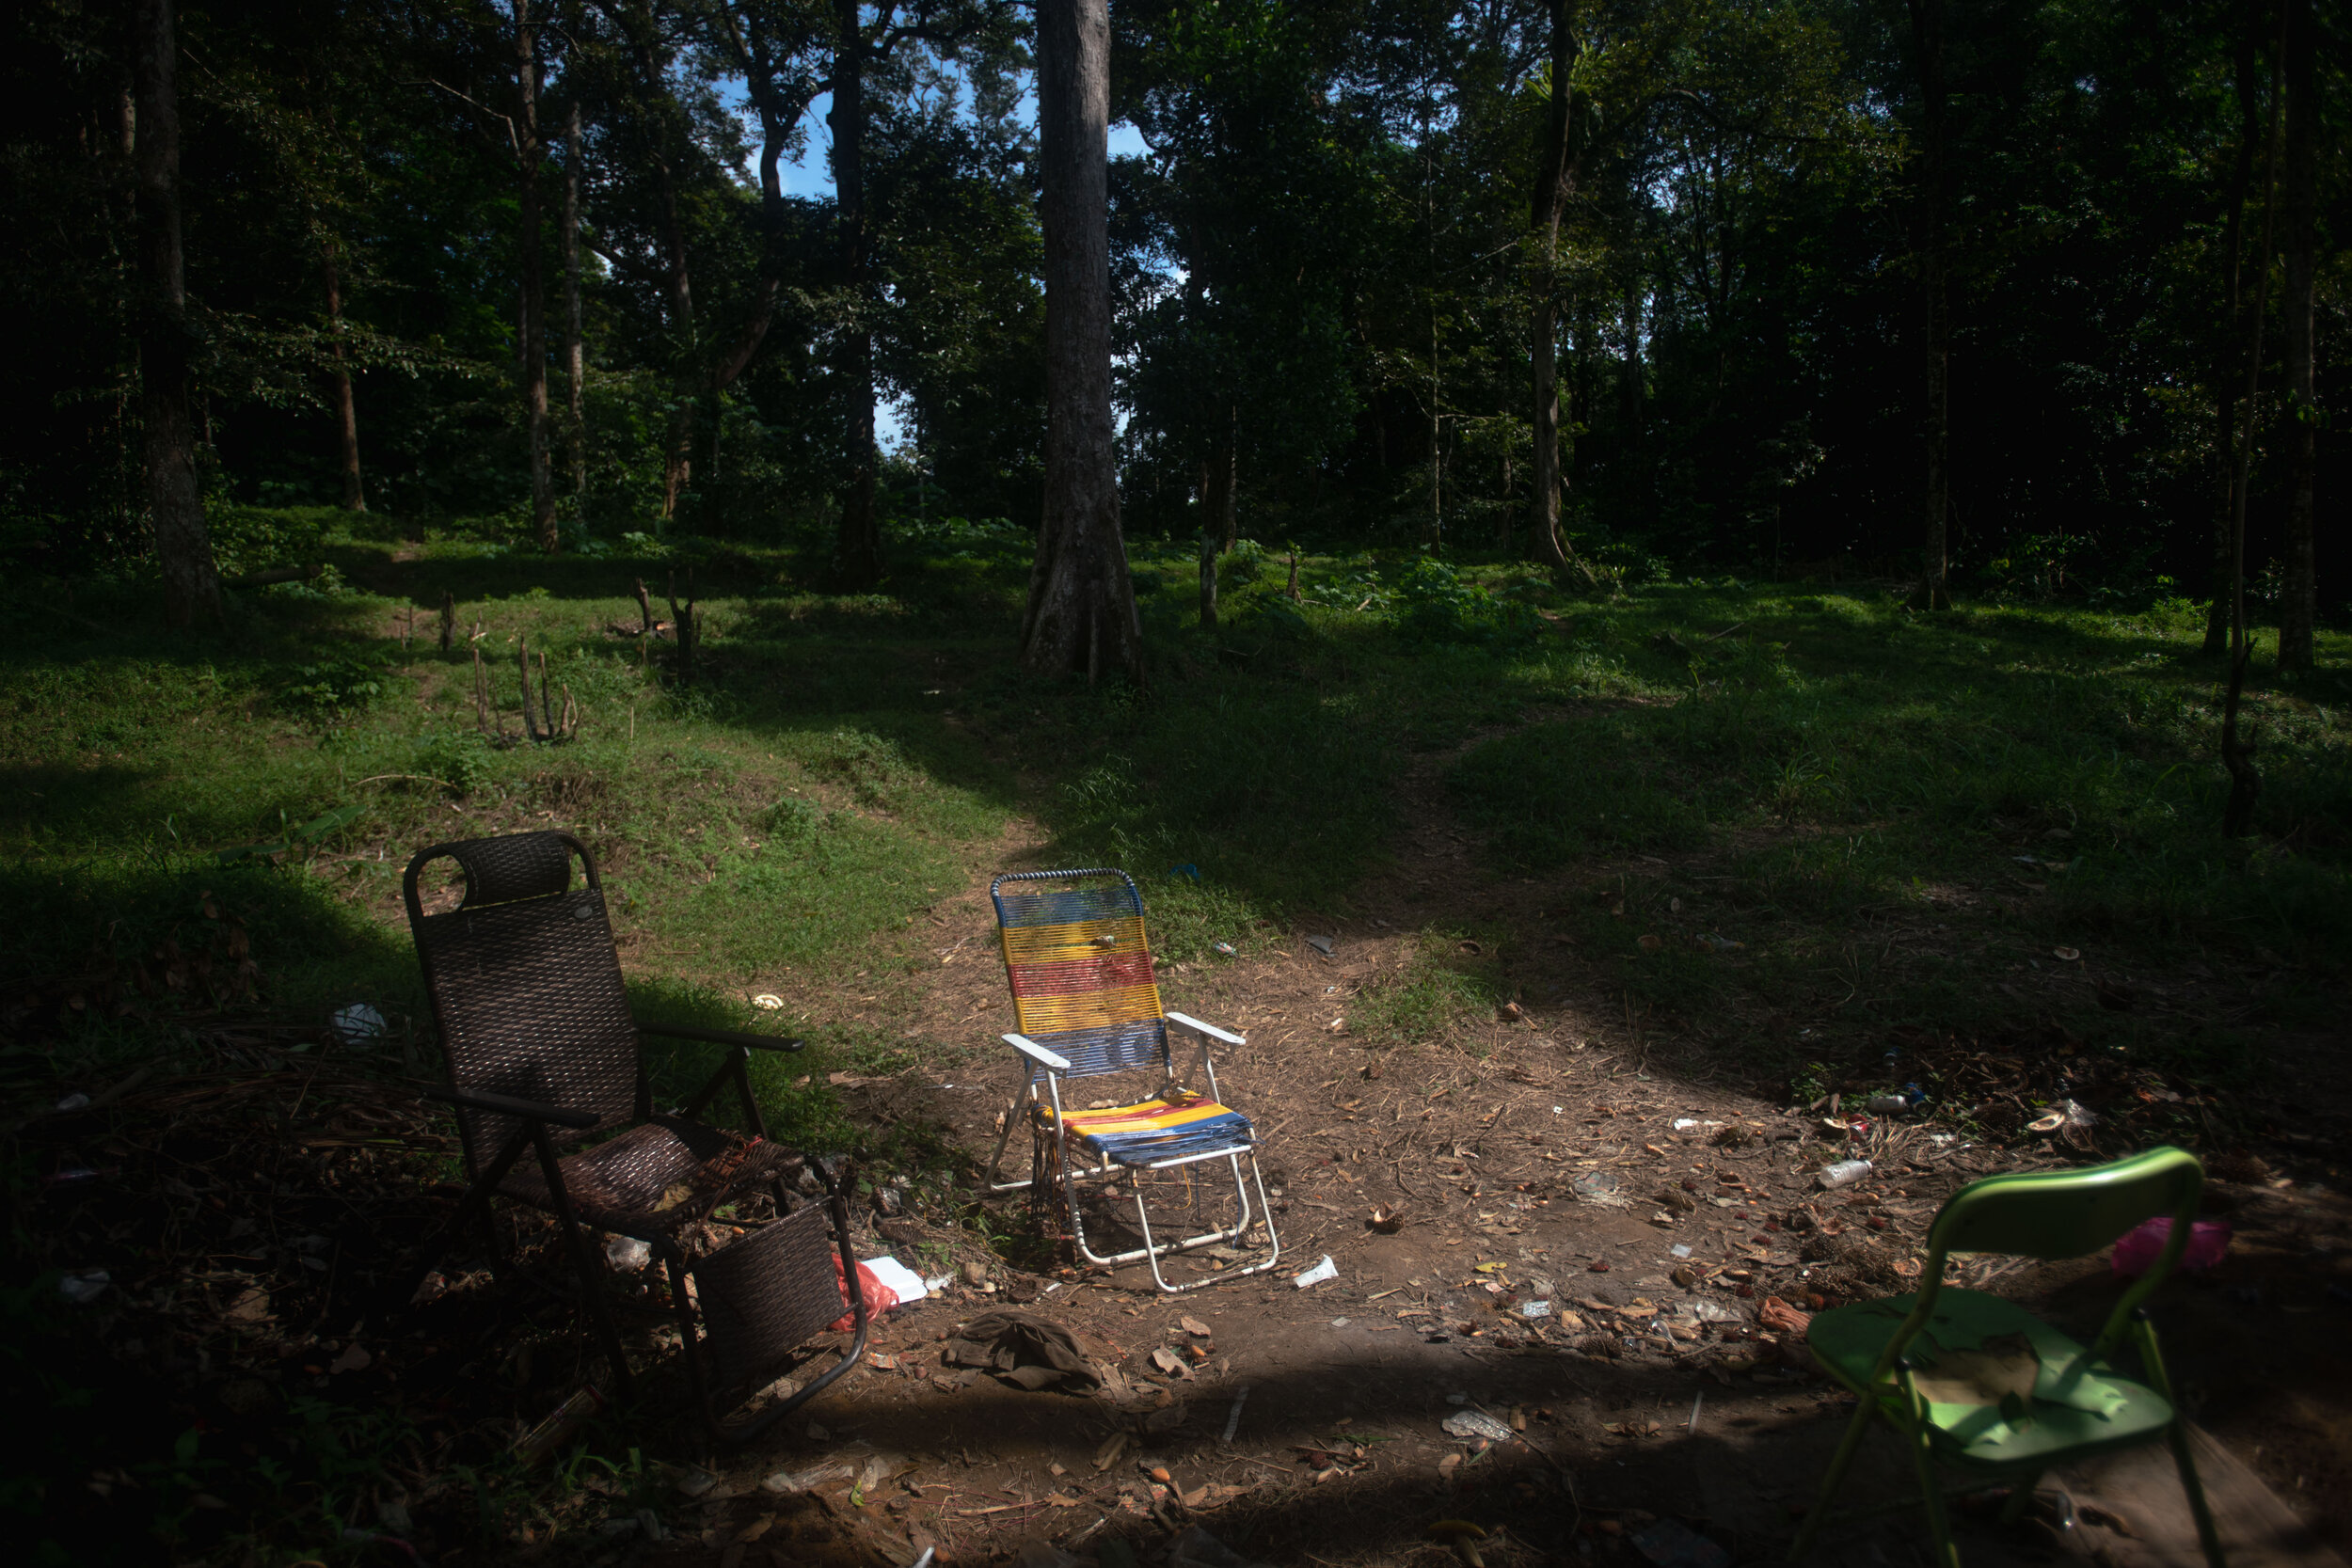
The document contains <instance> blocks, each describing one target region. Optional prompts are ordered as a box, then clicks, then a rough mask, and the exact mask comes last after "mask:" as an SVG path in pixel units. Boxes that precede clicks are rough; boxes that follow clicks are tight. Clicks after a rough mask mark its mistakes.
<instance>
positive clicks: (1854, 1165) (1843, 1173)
mask: <svg viewBox="0 0 2352 1568" xmlns="http://www.w3.org/2000/svg"><path fill="white" fill-rule="evenodd" d="M1869 1174H1870V1162H1869V1161H1867V1160H1840V1161H1838V1162H1837V1163H1836V1164H1834V1165H1823V1166H1822V1167H1821V1174H1820V1177H1819V1179H1818V1180H1820V1184H1821V1190H1822V1191H1823V1192H1832V1191H1835V1190H1836V1189H1837V1188H1839V1187H1851V1186H1852V1185H1853V1184H1854V1183H1855V1182H1857V1181H1859V1180H1862V1179H1863V1178H1864V1177H1866V1176H1867V1175H1869Z"/></svg>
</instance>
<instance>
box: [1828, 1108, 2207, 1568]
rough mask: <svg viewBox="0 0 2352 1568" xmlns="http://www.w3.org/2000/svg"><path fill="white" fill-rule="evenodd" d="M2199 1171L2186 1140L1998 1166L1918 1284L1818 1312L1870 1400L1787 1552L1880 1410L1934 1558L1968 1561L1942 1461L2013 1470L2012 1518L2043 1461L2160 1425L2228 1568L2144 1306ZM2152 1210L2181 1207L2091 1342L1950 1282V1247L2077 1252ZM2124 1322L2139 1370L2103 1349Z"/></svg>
mask: <svg viewBox="0 0 2352 1568" xmlns="http://www.w3.org/2000/svg"><path fill="white" fill-rule="evenodd" d="M2204 1185H2205V1172H2204V1167H2203V1166H2202V1165H2201V1164H2198V1163H2197V1157H2196V1156H2195V1155H2193V1154H2190V1153H2188V1152H2187V1151H2186V1150H2185V1149H2178V1148H2154V1149H2150V1150H2149V1151H2148V1152H2147V1153H2145V1154H2136V1155H2134V1156H2132V1157H2131V1158H2130V1159H2128V1160H2119V1161H2117V1162H2116V1163H2115V1164H2109V1165H2100V1166H2097V1167H2095V1168H2093V1169H2090V1170H2074V1171H2062V1172H2055V1173H2047V1174H2044V1173H2026V1174H2020V1175H2015V1176H1994V1177H1988V1178H1986V1179H1985V1180H1982V1181H1975V1182H1971V1183H1969V1184H1968V1185H1967V1186H1965V1187H1963V1188H1962V1189H1961V1190H1960V1191H1959V1192H1957V1193H1954V1194H1953V1195H1952V1196H1951V1198H1950V1199H1949V1200H1948V1201H1947V1203H1946V1204H1945V1205H1944V1208H1943V1212H1940V1213H1938V1214H1937V1215H1936V1217H1935V1225H1934V1227H1933V1228H1932V1229H1931V1230H1930V1232H1929V1233H1928V1259H1927V1263H1926V1265H1925V1266H1924V1267H1923V1268H1922V1269H1921V1270H1920V1275H1919V1278H1920V1282H1921V1289H1920V1290H1919V1291H1916V1292H1915V1293H1913V1294H1909V1295H1899V1296H1887V1297H1883V1298H1882V1299H1880V1300H1878V1301H1870V1302H1859V1303H1856V1304H1855V1305H1854V1306H1851V1307H1836V1308H1834V1309H1832V1310H1830V1311H1826V1312H1821V1313H1819V1314H1817V1315H1816V1316H1815V1318H1814V1320H1813V1327H1812V1329H1811V1331H1810V1333H1809V1334H1808V1335H1807V1336H1806V1342H1807V1344H1808V1345H1809V1346H1810V1347H1811V1349H1812V1352H1813V1355H1814V1359H1816V1360H1817V1361H1819V1362H1820V1364H1821V1365H1822V1366H1823V1367H1825V1368H1827V1369H1828V1370H1829V1371H1830V1373H1831V1375H1832V1376H1834V1377H1836V1379H1837V1380H1838V1381H1839V1382H1840V1383H1843V1384H1844V1385H1845V1386H1847V1387H1849V1388H1851V1389H1852V1390H1853V1391H1854V1393H1855V1394H1856V1395H1857V1396H1859V1397H1860V1399H1861V1406H1860V1408H1859V1409H1857V1410H1855V1412H1854V1417H1853V1420H1852V1421H1851V1423H1849V1424H1848V1426H1847V1428H1846V1435H1845V1438H1844V1440H1843V1441H1842V1442H1840V1443H1839V1444H1838V1445H1837V1457H1836V1458H1835V1459H1833V1460H1832V1461H1831V1462H1830V1466H1829V1474H1828V1476H1827V1477H1826V1478H1825V1479H1824V1480H1823V1481H1822V1482H1821V1496H1820V1499H1819V1501H1817V1502H1816V1503H1815V1504H1814V1506H1813V1508H1812V1510H1811V1512H1810V1513H1807V1514H1806V1516H1805V1521H1804V1528H1802V1529H1800V1530H1799V1531H1798V1532H1797V1541H1796V1544H1795V1545H1793V1546H1792V1547H1790V1548H1789V1552H1788V1560H1789V1561H1791V1562H1797V1561H1802V1560H1804V1554H1805V1552H1806V1550H1807V1548H1809V1547H1810V1546H1811V1545H1812V1544H1813V1541H1814V1537H1815V1536H1817V1535H1818V1534H1820V1529H1821V1527H1822V1526H1823V1525H1825V1524H1827V1523H1828V1522H1829V1518H1830V1515H1829V1513H1828V1505H1829V1500H1830V1498H1831V1497H1834V1496H1835V1495H1836V1491H1837V1484H1838V1482H1839V1481H1842V1480H1843V1479H1844V1478H1845V1474H1846V1467H1847V1465H1850V1464H1851V1463H1852V1461H1853V1456H1854V1454H1855V1452H1856V1450H1858V1449H1860V1448H1861V1446H1862V1438H1863V1434H1864V1433H1866V1432H1867V1430H1868V1429H1869V1426H1870V1422H1871V1421H1872V1419H1874V1418H1884V1419H1885V1420H1886V1421H1887V1422H1888V1423H1889V1424H1890V1425H1892V1426H1893V1427H1894V1428H1895V1430H1896V1432H1897V1433H1898V1434H1899V1436H1900V1437H1901V1439H1902V1442H1903V1446H1904V1447H1905V1448H1906V1449H1908V1450H1909V1451H1910V1453H1911V1458H1912V1463H1913V1464H1914V1465H1915V1466H1916V1467H1917V1469H1918V1472H1919V1490H1920V1494H1921V1497H1922V1500H1923V1502H1924V1504H1925V1506H1926V1508H1927V1513H1928V1528H1929V1529H1930V1531H1931V1534H1932V1535H1933V1536H1934V1540H1935V1559H1934V1560H1935V1561H1936V1563H1937V1564H1939V1565H1940V1568H1960V1550H1959V1548H1958V1546H1957V1545H1956V1544H1954V1543H1953V1541H1952V1532H1951V1525H1950V1522H1949V1520H1948V1519H1947V1517H1946V1515H1945V1512H1944V1496H1945V1495H1944V1493H1943V1491H1942V1490H1941V1488H1940V1487H1939V1486H1938V1485H1937V1483H1936V1479H1935V1467H1936V1465H1938V1464H1939V1463H1940V1464H1944V1465H1951V1466H1952V1467H1954V1468H1955V1469H1959V1470H1963V1471H1973V1472H1975V1473H1976V1474H1977V1475H1978V1476H1979V1478H1980V1479H1979V1481H1977V1482H1976V1485H1977V1486H1981V1485H1982V1484H1983V1481H1984V1479H1985V1478H1989V1479H1995V1480H2007V1481H2010V1484H2011V1486H2012V1488H2013V1490H2012V1491H2011V1493H2010V1500H2009V1504H2008V1507H2007V1508H2006V1510H2005V1511H2004V1512H2003V1513H2002V1518H2003V1519H2004V1520H2005V1521H2010V1522H2013V1521H2014V1520H2015V1519H2016V1518H2017V1516H2018V1515H2019V1514H2020V1513H2023V1511H2024V1509H2025V1507H2026V1503H2027V1502H2028V1501H2030V1500H2031V1498H2032V1497H2033V1489H2034V1485H2035V1483H2036V1482H2037V1481H2039V1480H2040V1479H2041V1477H2042V1472H2044V1471H2045V1470H2048V1469H2050V1468H2052V1467H2054V1466H2056V1465H2065V1464H2070V1463H2072V1462H2074V1461H2075V1460H2080V1459H2086V1458H2089V1457H2090V1456H2091V1455H2093V1454H2097V1453H2103V1452H2106V1451H2107V1450H2109V1449H2122V1448H2131V1447H2135V1446H2137V1445H2138V1444H2141V1443H2152V1442H2154V1441H2155V1440H2156V1439H2158V1438H2163V1439H2165V1440H2166V1441H2168V1442H2169V1443H2170V1444H2171V1446H2172V1460H2173V1463H2174V1464H2175V1465H2178V1466H2179V1468H2180V1472H2181V1486H2182V1489H2183V1490H2184V1491H2185V1492H2186V1493H2187V1494H2188V1505H2189V1510H2190V1512H2191V1513H2194V1514H2195V1515H2196V1516H2197V1539H2198V1542H2199V1544H2201V1545H2202V1546H2203V1547H2204V1552H2205V1560H2206V1561H2207V1562H2208V1563H2210V1564H2212V1568H2226V1564H2225V1560H2224V1559H2223V1557H2222V1555H2221V1541H2220V1537H2219V1536H2218V1535H2217V1534H2216V1533H2215V1530H2214V1524H2213V1513H2212V1511H2211V1510H2210V1509H2208V1508H2207V1507H2206V1506H2205V1491H2204V1488H2203V1487H2202V1486H2201V1484H2199V1482H2198V1480H2197V1466H2196V1465H2195V1463H2194V1462H2193V1461H2192V1460H2191V1459H2190V1458H2189V1450H2188V1433H2187V1429H2186V1426H2185V1422H2184V1420H2183V1418H2182V1416H2181V1414H2180V1411H2179V1408H2178V1406H2177V1405H2176V1404H2175V1403H2174V1402H2173V1398H2172V1385H2171V1382H2170V1380H2169V1379H2168V1378H2167V1377H2166V1376H2165V1370H2164V1358H2163V1356H2162V1355H2161V1354H2158V1352H2157V1349H2156V1331H2155V1327H2154V1325H2153V1324H2152V1323H2150V1322H2149V1321H2148V1313H2147V1311H2146V1310H2145V1308H2144V1307H2142V1306H2141V1305H2140V1304H2141V1303H2142V1302H2144V1301H2145V1300H2146V1299H2147V1297H2148V1293H2149V1292H2150V1291H2153V1290H2154V1289H2155V1288H2156V1287H2157V1286H2158V1285H2159V1284H2161V1283H2163V1281H2164V1278H2165V1276H2166V1275H2169V1274H2170V1273H2171V1272H2172V1266H2173V1264H2175V1263H2176V1262H2178V1261H2179V1260H2180V1257H2181V1252H2182V1249H2183V1248H2185V1246H2186V1245H2187V1244H2188V1238H2189V1227H2190V1226H2191V1225H2192V1224H2193V1223H2194V1222H2195V1220H2196V1218H2197V1203H2198V1198H2199V1196H2200V1195H2201V1193H2202V1192H2203V1191H2204ZM2157 1214H2169V1215H2171V1216H2172V1234H2171V1237H2170V1239H2169V1242H2168V1243H2166V1246H2165V1249H2164V1252H2163V1254H2162V1256H2161V1257H2159V1258H2158V1259H2156V1262H2155V1266H2154V1267H2153V1268H2151V1269H2150V1270H2149V1271H2148V1272H2147V1273H2146V1274H2145V1275H2141V1276H2140V1278H2139V1280H2138V1281H2137V1283H2136V1284H2134V1285H2133V1286H2132V1287H2131V1289H2129V1290H2127V1291H2124V1292H2123V1299H2122V1300H2121V1301H2119V1302H2117V1303H2116V1305H2115V1310H2114V1311H2113V1312H2112V1313H2110V1314H2108V1317H2107V1322H2106V1327H2104V1328H2102V1329H2101V1330H2100V1331H2099V1337H2098V1338H2096V1339H2095V1340H2093V1341H2092V1342H2091V1343H2090V1346H2089V1347H2087V1348H2086V1347H2085V1346H2083V1345H2081V1344H2078V1343H2076V1342H2075V1341H2074V1339H2072V1338H2068V1337H2067V1336H2066V1335H2064V1334H2061V1333H2059V1332H2058V1330H2057V1329H2055V1328H2052V1327H2051V1326H2050V1325H2049V1324H2047V1323H2043V1322H2042V1320H2041V1319H2039V1318H2037V1317H2035V1316H2034V1315H2033V1314H2032V1313H2030V1312H2028V1311H2026V1309H2025V1308H2024V1307H2018V1306H2016V1305H2014V1304H2012V1303H2010V1302H2008V1301H2004V1300H2002V1299H2001V1298H2000V1297H1999V1296H1994V1295H1988V1294H1986V1293H1985V1292H1984V1291H1963V1290H1960V1289H1957V1288H1954V1289H1950V1290H1947V1289H1945V1288H1944V1284H1943V1280H1944V1259H1945V1255H1946V1254H1947V1253H1950V1252H1997V1253H2007V1254H2010V1255H2012V1256H2019V1257H2026V1258H2040V1259H2058V1258H2079V1257H2081V1256H2083V1255H2084V1254H2085V1253H2090V1252H2095V1251H2097V1250H2098V1249H2099V1248H2101V1247H2103V1246H2106V1244H2107V1243H2110V1242H2112V1241H2114V1240H2115V1239H2116V1238H2117V1237H2119V1236H2122V1234H2124V1233H2125V1232H2126V1231H2128V1230H2130V1229H2131V1228H2132V1227H2135V1226H2137V1225H2138V1224H2139V1223H2140V1222H2142V1221H2143V1220H2146V1219H2149V1218H2151V1217H2152V1216H2154V1215H2157ZM2127 1334H2128V1335H2129V1336H2130V1338H2131V1339H2132V1341H2133V1343H2134V1344H2135V1345H2136V1346H2137V1349H2138V1351H2139V1361H2140V1369H2141V1377H2140V1379H2139V1380H2137V1381H2135V1380H2134V1379H2131V1378H2128V1377H2125V1376H2123V1375H2122V1374H2121V1373H2120V1372H2118V1371H2116V1370H2115V1369H2114V1368H2113V1367H2111V1366H2110V1365H2109V1364H2108V1361H2107V1355H2108V1353H2109V1352H2110V1351H2112V1350H2114V1349H2115V1348H2116V1346H2117V1345H2118V1344H2120V1343H2121V1342H2122V1339H2123V1338H2124V1337H2125V1336H2126V1335H2127ZM1974 1489H1975V1488H1974V1487H1971V1488H1968V1490H1974ZM1894 1506H1898V1507H1899V1506H1901V1505H1900V1504H1896V1505H1894ZM1860 1512H1865V1513H1867V1512H1872V1511H1870V1510H1864V1511H1860Z"/></svg>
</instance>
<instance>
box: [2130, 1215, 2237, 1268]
mask: <svg viewBox="0 0 2352 1568" xmlns="http://www.w3.org/2000/svg"><path fill="white" fill-rule="evenodd" d="M2171 1239H2172V1216H2171V1215H2169V1214H2159V1215H2157V1216H2156V1217H2155V1218H2154V1219H2152V1220H2150V1221H2148V1222H2147V1223H2146V1224H2145V1225H2142V1226H2140V1227H2138V1228H2137V1229H2136V1230H2134V1231H2133V1232H2132V1233H2131V1234H2130V1235H2128V1236H2125V1237H2124V1238H2123V1239H2122V1241H2120V1242H2118V1243H2115V1272H2116V1275H2118V1277H2120V1278H2123V1279H2137V1278H2138V1277H2139V1276H2140V1275H2143V1274H2146V1273H2147V1272H2148V1271H2149V1270H2150V1269H2151V1268H2153V1267H2154V1266H2155V1261H2156V1259H2157V1258H2159V1257H2160V1256H2162V1255H2163V1252H2164V1246H2165V1243H2167V1242H2169V1241H2170V1240H2171ZM2229 1250H2230V1222H2229V1221H2228V1220H2198V1221H2197V1222H2195V1223H2194V1224H2192V1225H2191V1226H2190V1227H2188V1245H2187V1246H2185V1247H2184V1248H2182V1249H2181V1261H2180V1264H2179V1267H2180V1268H2181V1270H2182V1271H2183V1272H2184V1273H2186V1274H2195V1273H2197V1272H2198V1271H2199V1270H2201V1269H2209V1268H2212V1267H2213V1266H2214V1265H2215V1264H2216V1263H2218V1262H2220V1261H2221V1256H2222V1254H2224V1253H2226V1252H2228V1251H2229Z"/></svg>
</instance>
